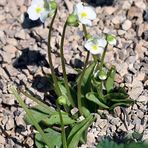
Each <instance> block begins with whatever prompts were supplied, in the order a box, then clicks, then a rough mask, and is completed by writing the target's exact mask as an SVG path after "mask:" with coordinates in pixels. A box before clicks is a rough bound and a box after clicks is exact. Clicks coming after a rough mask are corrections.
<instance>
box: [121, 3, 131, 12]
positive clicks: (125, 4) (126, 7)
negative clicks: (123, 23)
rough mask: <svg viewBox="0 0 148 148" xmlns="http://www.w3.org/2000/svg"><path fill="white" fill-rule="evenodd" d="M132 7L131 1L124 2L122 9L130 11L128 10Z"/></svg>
mask: <svg viewBox="0 0 148 148" xmlns="http://www.w3.org/2000/svg"><path fill="white" fill-rule="evenodd" d="M130 7H131V4H130V2H129V1H124V2H123V5H122V9H125V10H128V9H130Z"/></svg>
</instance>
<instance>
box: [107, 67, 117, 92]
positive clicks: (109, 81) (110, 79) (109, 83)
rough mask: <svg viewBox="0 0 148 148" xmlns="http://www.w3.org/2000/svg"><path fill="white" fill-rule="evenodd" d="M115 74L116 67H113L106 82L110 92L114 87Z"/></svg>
mask: <svg viewBox="0 0 148 148" xmlns="http://www.w3.org/2000/svg"><path fill="white" fill-rule="evenodd" d="M115 74H116V70H115V67H112V68H111V70H110V71H109V73H108V78H107V80H106V82H105V87H106V90H107V92H110V91H111V90H112V89H113V87H114V79H115Z"/></svg>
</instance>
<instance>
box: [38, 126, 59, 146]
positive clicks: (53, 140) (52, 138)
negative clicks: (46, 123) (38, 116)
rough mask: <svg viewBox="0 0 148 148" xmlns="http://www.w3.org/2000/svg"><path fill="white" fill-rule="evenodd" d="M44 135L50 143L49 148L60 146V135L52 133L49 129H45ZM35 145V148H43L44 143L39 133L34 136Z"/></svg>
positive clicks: (55, 132)
mask: <svg viewBox="0 0 148 148" xmlns="http://www.w3.org/2000/svg"><path fill="white" fill-rule="evenodd" d="M44 132H45V135H46V137H47V139H48V141H49V143H50V147H52V148H54V147H58V148H60V147H61V145H62V141H61V134H60V133H58V132H57V131H54V130H53V129H51V128H47V129H46V130H45V131H44ZM35 145H36V147H37V148H44V147H45V146H46V143H44V142H43V139H42V136H41V135H40V134H39V133H36V134H35Z"/></svg>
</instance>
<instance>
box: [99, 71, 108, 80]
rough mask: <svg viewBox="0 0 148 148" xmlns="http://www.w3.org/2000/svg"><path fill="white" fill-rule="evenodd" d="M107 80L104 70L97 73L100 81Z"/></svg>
mask: <svg viewBox="0 0 148 148" xmlns="http://www.w3.org/2000/svg"><path fill="white" fill-rule="evenodd" d="M106 78H107V74H106V71H105V70H103V69H102V70H101V71H99V79H100V80H105V79H106Z"/></svg>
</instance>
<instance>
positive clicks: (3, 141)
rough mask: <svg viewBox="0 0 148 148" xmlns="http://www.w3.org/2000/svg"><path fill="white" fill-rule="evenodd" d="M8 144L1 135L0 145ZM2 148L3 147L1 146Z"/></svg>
mask: <svg viewBox="0 0 148 148" xmlns="http://www.w3.org/2000/svg"><path fill="white" fill-rule="evenodd" d="M5 143H6V140H5V138H4V137H3V136H1V135H0V144H5ZM0 148H1V146H0Z"/></svg>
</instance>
